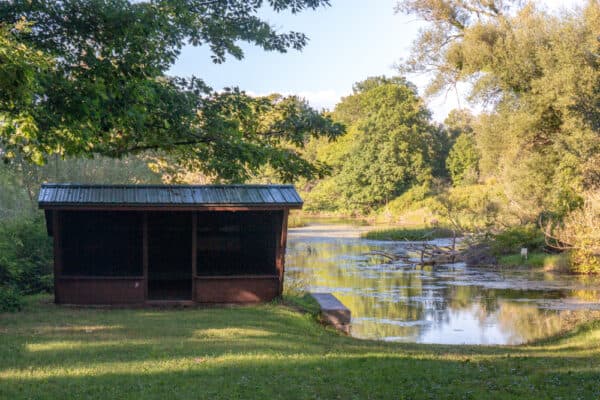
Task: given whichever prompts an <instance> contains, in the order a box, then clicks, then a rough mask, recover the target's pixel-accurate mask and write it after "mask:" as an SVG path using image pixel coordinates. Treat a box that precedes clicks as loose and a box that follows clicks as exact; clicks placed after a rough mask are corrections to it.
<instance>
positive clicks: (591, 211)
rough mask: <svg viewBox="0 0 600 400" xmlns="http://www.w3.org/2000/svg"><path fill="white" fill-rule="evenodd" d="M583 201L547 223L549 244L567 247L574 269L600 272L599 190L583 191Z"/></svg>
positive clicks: (585, 271) (546, 231) (563, 248)
mask: <svg viewBox="0 0 600 400" xmlns="http://www.w3.org/2000/svg"><path fill="white" fill-rule="evenodd" d="M585 197H586V201H585V204H584V205H583V206H582V207H580V208H578V209H575V210H573V211H571V212H570V213H569V214H567V215H566V216H565V217H564V218H563V219H562V221H560V222H558V223H554V224H553V223H552V222H550V223H548V225H547V226H546V229H545V233H546V237H547V239H548V242H549V245H550V246H551V247H554V248H557V249H559V250H568V251H569V253H570V258H571V263H572V264H573V268H574V271H575V272H580V273H600V192H592V193H587V194H586V196H585Z"/></svg>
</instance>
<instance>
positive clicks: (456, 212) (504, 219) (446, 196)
mask: <svg viewBox="0 0 600 400" xmlns="http://www.w3.org/2000/svg"><path fill="white" fill-rule="evenodd" d="M435 199H436V202H435V203H434V204H433V207H434V211H435V212H437V213H438V214H439V215H440V218H442V220H444V221H447V223H448V224H449V225H450V226H452V227H454V228H455V229H456V230H458V231H462V232H489V231H490V230H493V229H497V228H498V227H501V226H510V225H511V224H512V223H514V221H513V219H512V218H511V216H510V214H509V213H508V212H507V210H506V206H507V200H506V197H505V195H504V193H503V192H502V189H501V187H499V186H498V185H496V184H493V183H486V184H477V185H468V186H467V185H465V186H458V187H453V188H449V189H448V190H447V191H444V192H441V193H440V194H439V195H437V196H436V198H435Z"/></svg>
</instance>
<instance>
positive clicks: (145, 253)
mask: <svg viewBox="0 0 600 400" xmlns="http://www.w3.org/2000/svg"><path fill="white" fill-rule="evenodd" d="M142 265H143V268H144V301H147V300H148V213H147V212H145V213H144V215H143V217H142Z"/></svg>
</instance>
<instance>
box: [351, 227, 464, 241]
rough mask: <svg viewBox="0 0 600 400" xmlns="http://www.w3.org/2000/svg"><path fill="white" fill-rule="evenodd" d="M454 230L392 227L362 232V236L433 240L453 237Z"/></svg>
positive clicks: (374, 238)
mask: <svg viewBox="0 0 600 400" xmlns="http://www.w3.org/2000/svg"><path fill="white" fill-rule="evenodd" d="M452 235H453V232H452V230H451V229H448V228H390V229H382V230H373V231H369V232H365V233H363V234H361V237H363V238H365V239H371V240H394V241H400V240H410V241H419V240H432V239H440V238H449V237H452Z"/></svg>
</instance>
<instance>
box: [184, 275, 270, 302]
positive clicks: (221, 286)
mask: <svg viewBox="0 0 600 400" xmlns="http://www.w3.org/2000/svg"><path fill="white" fill-rule="evenodd" d="M195 281H196V282H195V285H194V287H195V290H196V293H195V299H196V301H197V302H199V303H258V302H264V301H271V300H273V299H274V298H276V297H277V296H278V290H279V277H278V276H276V275H274V276H211V277H196V278H195Z"/></svg>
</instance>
